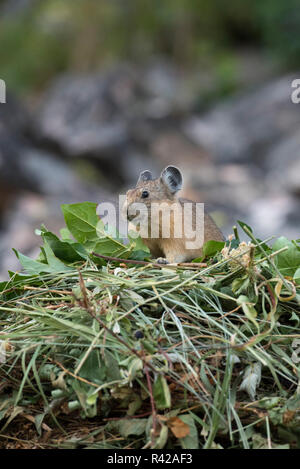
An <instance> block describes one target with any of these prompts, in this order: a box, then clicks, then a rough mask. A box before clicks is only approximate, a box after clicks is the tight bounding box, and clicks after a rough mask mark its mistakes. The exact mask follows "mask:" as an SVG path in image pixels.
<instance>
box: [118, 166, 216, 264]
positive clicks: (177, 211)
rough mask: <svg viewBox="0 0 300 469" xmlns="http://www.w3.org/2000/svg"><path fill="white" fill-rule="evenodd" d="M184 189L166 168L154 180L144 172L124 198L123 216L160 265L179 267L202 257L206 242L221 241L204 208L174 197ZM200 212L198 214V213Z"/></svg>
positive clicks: (178, 176)
mask: <svg viewBox="0 0 300 469" xmlns="http://www.w3.org/2000/svg"><path fill="white" fill-rule="evenodd" d="M182 185H183V177H182V174H181V172H180V170H179V169H178V168H176V167H175V166H168V167H167V168H165V169H164V170H163V171H162V173H161V175H160V176H159V177H158V178H156V179H153V177H152V174H151V172H150V171H143V172H142V173H141V174H140V176H139V179H138V182H137V185H136V187H135V188H134V189H131V190H129V191H128V192H127V194H126V201H125V203H124V206H123V216H125V217H126V218H127V220H128V221H129V226H128V228H129V230H134V231H136V232H138V233H139V234H140V236H141V238H142V240H143V242H144V244H145V245H146V246H147V247H148V248H149V249H150V252H151V254H152V256H153V257H154V258H158V259H157V262H160V263H182V262H188V261H191V260H192V259H195V258H197V257H200V256H202V247H203V244H204V243H205V242H206V241H209V240H215V241H224V236H223V234H222V232H221V231H220V230H219V228H218V227H217V225H216V224H215V222H214V221H213V220H212V218H211V217H210V216H209V214H208V213H206V212H205V211H204V210H203V204H197V203H196V202H193V201H191V200H187V199H182V198H179V197H178V196H177V194H178V192H179V191H180V190H181V188H182ZM198 209H199V210H198Z"/></svg>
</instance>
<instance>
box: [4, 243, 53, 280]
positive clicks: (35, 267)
mask: <svg viewBox="0 0 300 469" xmlns="http://www.w3.org/2000/svg"><path fill="white" fill-rule="evenodd" d="M13 251H14V252H15V254H16V256H17V258H18V259H19V261H20V264H21V265H22V267H23V268H24V270H25V271H26V272H28V273H30V274H35V275H38V274H40V273H53V272H55V271H56V270H55V269H53V267H50V266H49V265H47V264H43V263H42V262H39V261H35V260H33V259H30V257H28V256H25V255H24V254H22V253H21V252H19V251H17V250H16V249H14V250H13Z"/></svg>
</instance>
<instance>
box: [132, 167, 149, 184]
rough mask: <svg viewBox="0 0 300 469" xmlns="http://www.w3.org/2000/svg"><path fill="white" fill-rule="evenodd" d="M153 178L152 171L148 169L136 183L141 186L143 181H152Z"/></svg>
mask: <svg viewBox="0 0 300 469" xmlns="http://www.w3.org/2000/svg"><path fill="white" fill-rule="evenodd" d="M151 180H152V174H151V172H150V171H148V170H146V171H142V172H141V174H140V176H139V179H138V182H137V184H136V185H137V186H139V185H140V184H141V183H142V182H145V181H151Z"/></svg>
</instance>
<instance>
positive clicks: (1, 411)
mask: <svg viewBox="0 0 300 469" xmlns="http://www.w3.org/2000/svg"><path fill="white" fill-rule="evenodd" d="M62 209H63V212H64V216H65V221H66V228H63V229H62V230H61V236H60V237H58V236H56V235H54V234H53V233H51V232H49V231H47V229H46V228H45V227H42V228H41V230H39V231H38V232H37V234H39V235H40V236H41V238H42V240H43V244H42V247H41V252H40V255H39V257H38V259H36V260H33V259H30V258H28V257H26V256H24V255H23V254H21V253H19V252H17V251H16V255H17V256H18V258H19V260H20V262H21V264H22V266H23V271H22V272H21V273H20V272H9V275H10V279H9V280H8V281H5V282H2V283H0V292H1V293H0V427H1V431H0V446H2V445H3V446H4V447H10V445H12V446H13V447H16V446H18V447H36V448H48V447H53V446H54V447H62V448H74V447H85V448H113V449H115V448H131V449H137V448H157V449H158V448H178V447H182V448H187V449H189V448H299V447H300V426H299V418H300V397H299V362H300V353H299V343H300V326H299V320H300V317H299V311H300V308H299V305H300V240H296V241H289V240H287V239H286V238H283V237H281V238H279V239H277V240H276V241H275V242H274V243H273V245H272V246H270V244H269V241H270V240H265V241H261V240H258V239H257V238H255V236H254V235H253V233H252V230H251V229H250V228H249V227H248V226H247V225H245V224H244V223H242V222H239V224H240V227H241V228H242V230H243V231H244V232H245V233H246V234H247V235H248V236H249V238H250V241H251V242H250V243H249V244H245V243H241V242H240V240H239V234H238V232H237V229H235V230H234V232H235V235H234V236H232V237H231V238H230V239H229V240H228V241H227V242H226V243H216V242H214V241H210V242H208V243H206V245H205V246H204V250H203V258H202V259H197V260H196V261H195V262H194V263H190V264H186V265H185V264H183V265H163V266H157V265H155V264H153V263H151V261H150V259H149V255H150V253H149V252H148V250H147V248H146V247H145V246H143V244H142V242H141V240H139V239H138V240H134V239H129V243H127V244H124V243H123V242H122V240H121V239H120V238H117V239H115V238H113V237H111V236H110V234H109V231H108V230H105V227H104V226H103V225H102V223H101V222H99V219H98V217H97V214H96V204H92V203H84V204H72V205H65V206H63V207H62ZM100 234H101V236H99V235H100ZM231 253H233V254H232V255H231ZM245 256H246V257H247V259H246V257H245Z"/></svg>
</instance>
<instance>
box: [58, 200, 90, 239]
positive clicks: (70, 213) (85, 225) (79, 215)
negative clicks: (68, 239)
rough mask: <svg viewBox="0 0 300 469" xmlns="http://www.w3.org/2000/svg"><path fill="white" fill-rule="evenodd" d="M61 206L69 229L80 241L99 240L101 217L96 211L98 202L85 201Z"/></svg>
mask: <svg viewBox="0 0 300 469" xmlns="http://www.w3.org/2000/svg"><path fill="white" fill-rule="evenodd" d="M61 208H62V212H63V214H64V217H65V222H66V225H67V227H68V230H69V231H70V233H71V234H72V235H73V236H74V238H75V239H76V240H77V241H78V242H79V243H83V244H84V243H87V242H90V243H95V242H96V241H98V239H99V238H98V236H97V232H96V227H97V223H98V222H99V217H98V215H97V213H96V209H97V204H96V203H93V202H83V203H77V204H69V205H62V206H61Z"/></svg>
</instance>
